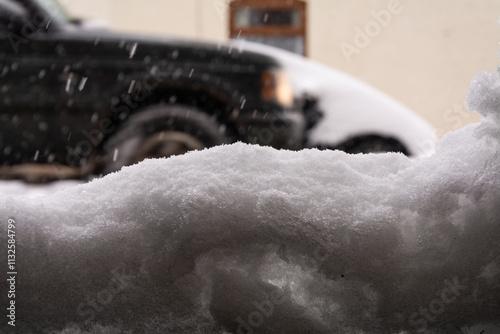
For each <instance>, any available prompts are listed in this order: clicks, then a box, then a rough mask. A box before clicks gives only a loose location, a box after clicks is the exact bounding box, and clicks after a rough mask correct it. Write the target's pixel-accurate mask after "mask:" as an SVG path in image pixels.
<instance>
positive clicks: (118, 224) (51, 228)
mask: <svg viewBox="0 0 500 334" xmlns="http://www.w3.org/2000/svg"><path fill="white" fill-rule="evenodd" d="M499 85H500V78H499V75H498V74H496V73H495V74H491V73H480V74H479V75H478V76H477V77H476V78H475V79H474V81H473V85H472V88H471V90H470V94H469V97H468V98H469V101H470V105H471V107H472V108H477V109H479V110H478V111H480V112H481V113H482V114H483V115H484V119H483V122H482V123H480V124H474V125H468V126H466V127H465V128H462V129H460V130H458V131H456V132H453V133H449V134H447V135H446V136H444V137H443V138H442V140H441V142H440V145H439V147H438V150H437V152H436V154H435V155H433V156H432V157H429V158H425V159H416V160H410V159H408V158H406V157H405V156H403V155H400V154H381V155H347V154H345V153H343V152H339V151H317V150H304V151H300V152H290V151H277V150H274V149H271V148H264V147H258V146H249V145H244V144H235V145H230V146H223V147H216V148H212V149H209V150H204V151H201V152H192V153H188V154H186V155H183V156H178V157H174V158H170V159H160V160H147V161H145V162H142V163H140V164H138V165H135V166H132V167H127V168H124V169H123V170H122V171H120V172H118V173H114V174H111V175H108V176H106V177H104V178H102V179H99V180H95V181H93V182H91V183H89V184H85V185H79V186H75V187H72V188H68V189H65V190H62V191H60V192H57V193H55V194H51V195H48V196H46V197H36V198H30V199H28V198H22V197H14V198H9V197H8V196H3V197H1V198H0V217H2V224H1V236H0V241H1V244H2V245H3V246H2V247H1V249H0V258H3V259H6V258H7V254H6V246H5V245H6V242H7V240H6V236H7V232H6V221H7V218H9V217H10V218H13V219H14V220H15V221H16V224H17V228H16V240H17V249H18V253H17V261H18V268H17V271H18V273H19V274H18V286H17V291H16V305H17V307H18V308H17V322H16V329H17V330H18V332H19V333H21V332H22V333H30V332H36V333H40V332H42V331H43V330H53V331H54V332H55V333H75V332H76V333H89V332H91V333H222V332H224V331H226V332H237V333H384V334H388V333H455V332H457V333H458V328H460V327H462V328H464V329H465V328H467V329H470V328H471V327H472V326H475V327H473V328H472V331H470V333H479V332H480V331H482V330H486V331H485V332H484V334H489V333H498V327H496V329H497V331H495V330H494V329H492V328H495V327H494V326H499V323H500V314H499V312H500V307H499V302H500V279H499V278H500V256H499V254H500V252H499V250H500V222H499V220H500V218H499V217H500V173H499V171H500V170H499V168H500V167H499V166H500V156H499V152H500V120H499V116H498V115H499V111H500V101H499V96H500V89H499ZM0 294H1V296H2V299H1V300H2V305H4V306H5V305H6V303H7V301H6V295H7V293H6V285H4V284H3V285H1V291H0ZM4 310H5V308H4ZM4 312H5V311H4ZM5 321H6V317H5V316H2V327H3V328H5V327H6V326H5ZM486 326H489V327H486ZM439 328H443V331H440V330H439ZM7 330H8V329H7ZM3 332H5V331H4V330H3V329H2V333H3Z"/></svg>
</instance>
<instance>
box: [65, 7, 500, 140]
mask: <svg viewBox="0 0 500 334" xmlns="http://www.w3.org/2000/svg"><path fill="white" fill-rule="evenodd" d="M60 2H61V3H63V4H64V5H65V7H66V8H67V9H68V11H69V12H70V13H71V14H72V15H73V16H79V17H85V18H103V19H105V20H107V21H108V22H109V23H110V26H111V28H112V29H115V30H120V31H135V32H143V33H153V34H159V35H171V36H178V37H186V38H196V39H204V40H213V41H220V40H223V39H225V38H226V36H227V34H228V27H227V22H228V18H227V10H226V8H227V3H228V0H141V1H139V0H60ZM307 2H308V10H309V13H308V14H309V15H308V39H309V45H308V52H309V55H310V57H311V58H313V59H315V60H317V61H320V62H322V63H325V64H328V65H330V66H332V67H335V68H338V69H341V70H343V71H346V72H348V73H351V74H353V75H354V76H356V77H359V78H361V79H363V80H365V81H367V82H368V83H370V84H372V85H373V86H375V87H378V88H379V89H381V90H383V91H385V92H386V93H388V94H389V95H392V96H393V97H395V98H396V99H397V100H399V101H401V102H402V103H404V104H406V105H407V106H409V107H410V108H412V109H413V110H415V111H416V112H418V113H419V114H421V115H422V116H423V117H424V118H426V119H427V120H428V121H429V122H431V123H432V124H433V125H434V126H435V127H436V128H437V129H438V131H439V132H440V133H442V132H445V131H449V130H452V129H455V128H458V127H460V126H463V125H465V124H466V123H469V122H472V121H477V120H478V119H479V117H478V116H477V115H470V114H468V113H466V112H465V107H464V101H465V96H466V92H467V89H468V86H469V83H470V81H471V79H472V77H473V76H474V75H475V74H476V73H477V72H478V71H481V70H488V71H495V70H496V68H497V65H498V64H499V57H498V54H499V53H498V49H499V41H500V25H499V18H500V1H498V0H418V1H417V0H401V1H398V0H355V1H354V0H309V1H307ZM372 11H375V13H380V11H382V13H384V14H386V15H385V16H384V15H382V16H384V17H385V21H384V22H382V23H383V24H381V23H378V21H377V19H376V18H374V16H373V12H372ZM391 11H392V12H391ZM388 13H390V16H388V15H387V14H388ZM366 29H369V30H368V33H369V34H368V35H367V36H368V38H365V39H363V38H362V37H360V33H359V31H365V30H366ZM356 38H357V39H356ZM342 48H344V51H342ZM354 48H356V50H355V52H356V53H352V52H353V50H354ZM345 50H350V51H351V54H349V52H348V51H345Z"/></svg>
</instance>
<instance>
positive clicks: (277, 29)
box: [229, 0, 307, 56]
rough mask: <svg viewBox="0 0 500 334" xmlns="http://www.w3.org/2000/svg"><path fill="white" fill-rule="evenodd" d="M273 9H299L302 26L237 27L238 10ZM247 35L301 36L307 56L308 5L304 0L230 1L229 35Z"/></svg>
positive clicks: (235, 36) (231, 36) (232, 36)
mask: <svg viewBox="0 0 500 334" xmlns="http://www.w3.org/2000/svg"><path fill="white" fill-rule="evenodd" d="M246 7H249V8H253V9H256V8H259V9H272V10H279V9H283V10H289V9H297V10H299V12H300V16H301V17H300V26H299V27H289V26H283V25H265V26H257V27H237V26H236V22H235V21H236V20H235V15H236V11H237V10H239V9H242V8H246ZM245 35H259V36H263V37H266V36H299V37H302V38H303V41H304V56H307V5H306V2H305V1H302V0H234V1H231V2H230V3H229V36H230V38H239V37H240V36H245Z"/></svg>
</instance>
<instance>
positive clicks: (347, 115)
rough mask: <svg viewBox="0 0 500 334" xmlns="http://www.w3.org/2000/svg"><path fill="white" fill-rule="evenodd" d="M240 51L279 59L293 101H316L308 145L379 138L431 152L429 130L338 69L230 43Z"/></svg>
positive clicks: (417, 152)
mask: <svg viewBox="0 0 500 334" xmlns="http://www.w3.org/2000/svg"><path fill="white" fill-rule="evenodd" d="M232 45H234V47H235V48H238V49H239V50H247V51H255V52H259V53H264V54H269V55H272V56H273V57H274V58H275V59H278V60H279V61H280V63H281V65H282V66H283V67H284V68H285V70H286V72H287V74H288V75H289V77H290V79H291V81H292V84H293V88H294V93H295V95H296V96H301V95H303V94H305V95H310V96H315V97H318V98H319V99H318V103H319V109H320V110H321V111H323V112H324V118H323V119H322V120H320V122H319V123H318V124H317V125H316V126H315V127H314V128H313V129H312V130H311V133H310V134H309V136H308V140H309V142H310V144H311V145H317V144H322V145H324V144H326V145H331V146H335V145H337V144H339V143H341V142H343V141H345V140H346V138H352V137H356V136H363V135H367V134H378V135H385V136H388V137H393V138H396V139H398V140H399V141H400V142H402V143H403V144H404V145H405V146H406V147H407V149H408V150H409V152H410V153H411V154H412V155H415V156H426V155H430V154H432V153H433V152H434V149H435V146H434V145H435V143H434V129H433V128H432V127H431V126H430V125H429V124H428V123H427V122H426V121H424V120H423V119H422V118H421V117H420V116H418V115H417V114H415V113H414V112H412V111H411V110H410V109H408V108H407V107H405V106H404V105H402V104H401V103H399V102H397V101H395V100H394V99H393V98H392V97H390V96H388V95H387V94H385V93H383V92H381V91H379V90H377V89H375V88H374V87H372V86H370V85H368V84H366V83H365V82H363V81H361V80H359V79H357V78H354V77H352V76H350V75H348V74H346V73H343V72H341V71H339V70H336V69H333V68H330V67H328V66H325V65H323V64H320V63H318V62H315V61H313V60H311V59H307V58H304V57H302V56H299V55H297V54H294V53H291V52H288V51H285V50H282V49H279V48H276V47H272V46H268V45H263V44H259V43H252V42H249V41H245V40H234V41H232Z"/></svg>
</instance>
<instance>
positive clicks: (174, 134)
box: [103, 105, 229, 174]
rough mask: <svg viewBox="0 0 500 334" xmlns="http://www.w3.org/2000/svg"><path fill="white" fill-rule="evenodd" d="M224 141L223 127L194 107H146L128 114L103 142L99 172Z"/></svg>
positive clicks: (225, 140) (227, 140)
mask: <svg viewBox="0 0 500 334" xmlns="http://www.w3.org/2000/svg"><path fill="white" fill-rule="evenodd" d="M228 142H229V138H228V137H227V136H226V134H225V132H224V127H221V125H220V124H218V123H217V121H216V120H215V119H213V118H211V117H210V116H209V115H207V114H206V113H203V112H202V111H200V110H198V109H196V108H194V107H188V106H182V105H165V106H153V107H148V108H146V109H144V110H143V111H139V112H138V113H137V114H135V115H133V116H131V117H130V118H129V119H128V120H127V122H126V123H125V124H124V125H123V126H121V127H120V129H119V130H118V132H117V133H116V134H114V135H113V136H112V137H111V138H110V139H109V140H108V142H107V143H106V144H105V145H104V159H103V160H104V164H103V165H104V166H103V173H104V174H107V173H111V172H114V171H117V170H119V169H120V168H121V167H123V166H128V165H132V164H135V163H137V162H139V161H142V160H144V159H146V158H159V157H169V156H173V155H179V154H183V153H186V152H188V151H191V150H201V149H203V148H206V147H212V146H216V145H221V144H225V143H228Z"/></svg>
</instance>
